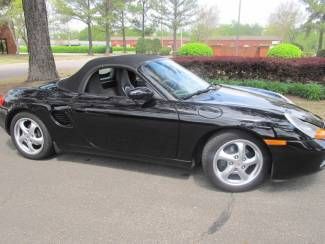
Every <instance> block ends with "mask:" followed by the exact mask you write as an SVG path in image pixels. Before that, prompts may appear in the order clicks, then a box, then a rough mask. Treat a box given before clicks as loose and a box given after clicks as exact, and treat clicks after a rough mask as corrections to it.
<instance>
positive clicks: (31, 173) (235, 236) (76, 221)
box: [0, 129, 325, 244]
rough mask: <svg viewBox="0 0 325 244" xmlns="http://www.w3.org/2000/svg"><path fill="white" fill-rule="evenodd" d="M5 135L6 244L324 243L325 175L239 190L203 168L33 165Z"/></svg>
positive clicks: (2, 194) (1, 179) (0, 206)
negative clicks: (218, 185)
mask: <svg viewBox="0 0 325 244" xmlns="http://www.w3.org/2000/svg"><path fill="white" fill-rule="evenodd" d="M0 138H1V143H0V243H243V244H249V243H254V244H255V243H295V244H296V243H324V242H325V231H324V226H325V171H320V172H318V173H315V174H312V175H307V176H303V177H299V178H295V179H291V180H289V181H283V182H271V181H270V180H269V181H267V182H266V183H265V184H264V185H263V186H262V187H260V188H258V189H257V190H254V191H251V192H246V193H240V194H231V193H224V192H221V191H219V190H217V189H215V188H214V187H213V186H212V185H211V184H210V183H209V182H208V181H207V180H206V178H205V177H204V175H203V173H202V170H201V169H200V168H195V169H193V170H183V169H177V168H171V167H167V166H159V165H155V164H148V163H142V162H136V161H130V160H121V159H112V158H103V157H94V156H87V155H76V154H67V155H59V156H57V157H54V158H51V159H49V160H45V161H32V160H27V159H24V158H22V157H21V156H20V155H19V154H18V153H17V151H16V150H15V149H14V147H13V145H12V143H11V141H10V137H9V136H8V135H7V134H5V132H4V131H3V130H2V129H0ZM306 163H308V162H306Z"/></svg>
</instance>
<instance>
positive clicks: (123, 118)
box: [71, 94, 178, 158]
mask: <svg viewBox="0 0 325 244" xmlns="http://www.w3.org/2000/svg"><path fill="white" fill-rule="evenodd" d="M71 108H72V118H73V122H74V124H75V127H76V129H77V130H78V131H79V133H81V134H82V135H83V136H84V137H85V139H86V140H87V141H88V143H89V144H90V145H91V146H92V147H95V148H96V149H99V150H102V151H106V152H116V153H125V154H132V155H147V156H154V157H164V158H175V157H176V154H177V142H178V114H177V111H176V109H175V107H174V106H173V104H172V103H170V102H169V101H166V100H164V99H154V100H153V101H152V102H149V103H148V104H145V105H141V104H139V103H137V102H135V101H133V100H131V99H129V98H128V97H125V96H110V97H107V96H97V95H90V94H81V95H79V96H77V97H76V98H75V99H74V101H73V104H72V105H71Z"/></svg>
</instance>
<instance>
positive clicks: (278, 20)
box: [265, 2, 301, 42]
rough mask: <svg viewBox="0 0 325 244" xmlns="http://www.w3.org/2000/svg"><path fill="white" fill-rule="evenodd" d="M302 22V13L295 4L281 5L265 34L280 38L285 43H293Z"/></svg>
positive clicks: (272, 15)
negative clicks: (298, 26) (297, 28)
mask: <svg viewBox="0 0 325 244" xmlns="http://www.w3.org/2000/svg"><path fill="white" fill-rule="evenodd" d="M300 21H301V12H300V10H299V8H298V6H297V5H296V3H294V2H284V3H281V4H280V5H279V6H278V7H277V9H276V11H275V12H274V13H272V14H271V15H270V17H269V24H268V26H267V28H266V30H265V34H269V35H277V36H280V37H281V38H282V39H283V40H284V41H288V42H293V41H294V40H295V35H296V27H297V25H298V24H299V22H300Z"/></svg>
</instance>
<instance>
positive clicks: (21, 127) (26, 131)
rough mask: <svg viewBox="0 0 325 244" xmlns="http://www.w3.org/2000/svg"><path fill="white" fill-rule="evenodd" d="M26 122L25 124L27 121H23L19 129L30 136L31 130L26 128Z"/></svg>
mask: <svg viewBox="0 0 325 244" xmlns="http://www.w3.org/2000/svg"><path fill="white" fill-rule="evenodd" d="M24 122H25V121H21V122H20V123H19V128H20V129H21V130H22V132H23V133H24V134H28V132H29V129H28V128H27V127H26V126H25V124H24Z"/></svg>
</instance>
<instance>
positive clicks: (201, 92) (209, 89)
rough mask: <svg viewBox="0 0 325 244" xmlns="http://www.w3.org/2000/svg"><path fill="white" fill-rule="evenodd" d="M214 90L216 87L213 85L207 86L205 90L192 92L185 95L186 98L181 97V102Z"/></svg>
mask: <svg viewBox="0 0 325 244" xmlns="http://www.w3.org/2000/svg"><path fill="white" fill-rule="evenodd" d="M215 89H216V87H215V86H214V85H209V86H208V87H207V88H205V89H202V90H198V91H196V92H193V93H191V94H189V95H187V96H184V97H182V100H186V99H189V98H191V97H194V96H197V95H200V94H203V93H207V92H209V91H211V90H215Z"/></svg>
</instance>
